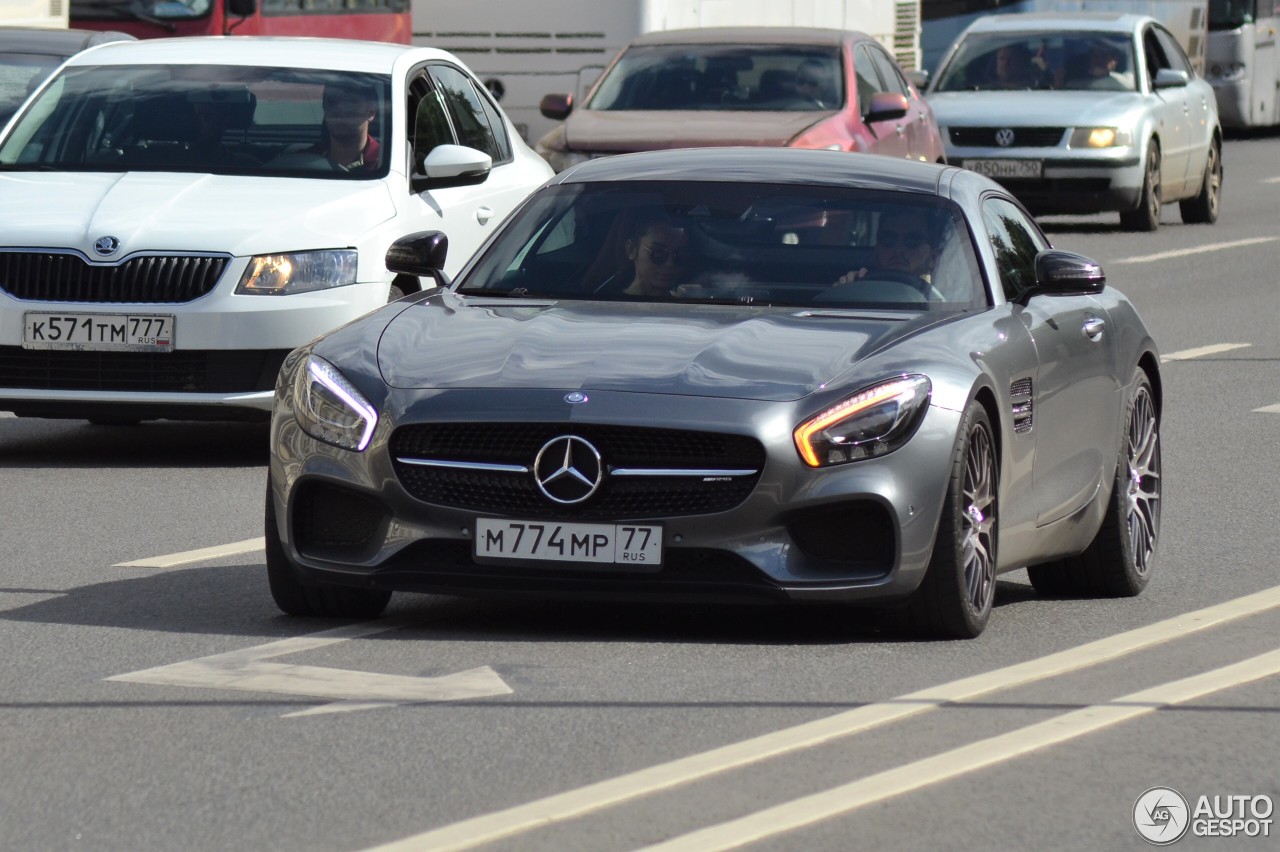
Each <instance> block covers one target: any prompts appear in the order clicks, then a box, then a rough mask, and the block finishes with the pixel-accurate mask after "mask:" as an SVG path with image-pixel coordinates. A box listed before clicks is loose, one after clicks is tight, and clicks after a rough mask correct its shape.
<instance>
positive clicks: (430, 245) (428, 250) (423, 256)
mask: <svg viewBox="0 0 1280 852" xmlns="http://www.w3.org/2000/svg"><path fill="white" fill-rule="evenodd" d="M448 254H449V238H448V237H446V236H445V235H444V233H443V232H441V231H419V232H418V233H416V234H409V235H408V236H404V237H401V238H400V239H398V240H396V241H395V242H394V243H392V244H391V247H390V248H388V249H387V258H386V264H387V269H388V271H390V272H395V273H398V274H402V275H413V276H417V277H419V278H423V277H428V276H429V277H431V278H434V279H435V280H436V282H437V283H438V284H440V285H441V286H444V280H445V279H444V261H445V258H446V257H447V256H448Z"/></svg>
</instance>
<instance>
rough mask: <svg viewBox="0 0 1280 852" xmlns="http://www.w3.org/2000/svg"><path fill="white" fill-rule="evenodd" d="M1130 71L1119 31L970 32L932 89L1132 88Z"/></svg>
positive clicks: (1134, 85)
mask: <svg viewBox="0 0 1280 852" xmlns="http://www.w3.org/2000/svg"><path fill="white" fill-rule="evenodd" d="M1133 69H1134V61H1133V47H1132V45H1131V44H1130V43H1129V37H1128V36H1127V35H1126V34H1123V33H1092V32H1064V33H971V34H969V35H968V36H966V37H965V38H964V41H962V42H961V43H960V45H959V47H957V48H956V52H955V53H954V54H953V55H952V57H951V59H950V61H949V62H947V64H946V66H945V67H944V68H943V69H942V70H941V72H939V74H938V81H937V84H936V85H935V86H934V87H933V89H932V90H931V91H933V92H962V91H986V90H1000V89H1013V90H1017V89H1066V90H1080V91H1136V90H1137V79H1136V78H1135V76H1134V71H1133Z"/></svg>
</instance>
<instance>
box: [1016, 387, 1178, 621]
mask: <svg viewBox="0 0 1280 852" xmlns="http://www.w3.org/2000/svg"><path fill="white" fill-rule="evenodd" d="M1161 487H1162V486H1161V472H1160V415H1159V413H1158V412H1157V410H1156V404H1155V394H1154V393H1153V392H1152V390H1151V381H1150V379H1148V378H1147V375H1146V373H1140V374H1139V377H1138V386H1137V388H1136V389H1135V390H1134V393H1133V399H1132V400H1131V401H1130V403H1129V411H1128V414H1127V415H1126V417H1125V427H1124V435H1123V440H1122V442H1121V445H1120V459H1119V461H1118V463H1117V464H1116V475H1115V482H1114V484H1113V485H1112V488H1111V499H1110V500H1109V501H1108V503H1107V513H1106V515H1105V516H1104V518H1103V521H1102V526H1101V528H1099V530H1098V533H1097V535H1095V536H1094V539H1093V541H1092V542H1090V544H1089V546H1088V547H1087V548H1086V549H1085V551H1084V552H1083V553H1081V554H1080V555H1078V556H1072V557H1068V558H1067V559H1062V560H1059V561H1057V562H1053V563H1049V564H1046V565H1033V566H1031V567H1030V568H1028V569H1027V575H1028V576H1029V577H1030V578H1031V585H1032V586H1034V587H1035V589H1036V591H1038V592H1040V593H1041V594H1044V595H1077V596H1085V597H1133V596H1134V595H1137V594H1139V593H1140V592H1141V591H1142V590H1143V589H1145V588H1146V586H1147V582H1148V581H1149V580H1150V579H1151V569H1152V567H1153V563H1154V559H1155V552H1156V545H1157V543H1158V542H1159V539H1160V502H1161V497H1160V495H1161Z"/></svg>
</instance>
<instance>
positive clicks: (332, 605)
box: [263, 481, 391, 619]
mask: <svg viewBox="0 0 1280 852" xmlns="http://www.w3.org/2000/svg"><path fill="white" fill-rule="evenodd" d="M264 521H265V523H264V530H263V532H264V538H265V540H266V552H267V583H268V585H270V587H271V597H272V598H273V599H274V600H275V602H276V606H278V607H280V611H281V612H284V613H285V614H287V615H300V616H328V617H331V618H358V619H365V618H377V617H378V616H379V615H381V614H382V611H383V610H385V609H386V608H387V603H388V602H389V601H390V600H391V592H388V591H384V590H382V589H356V588H351V587H347V586H333V585H327V584H326V585H318V586H307V585H303V584H302V582H301V581H299V580H298V570H297V567H296V566H295V565H294V564H293V561H292V560H291V559H289V554H288V553H287V552H286V551H285V549H284V543H283V542H282V541H281V540H280V527H279V526H278V525H277V524H276V504H275V500H274V499H273V498H272V496H271V483H270V481H268V482H267V506H266V512H265V517H264Z"/></svg>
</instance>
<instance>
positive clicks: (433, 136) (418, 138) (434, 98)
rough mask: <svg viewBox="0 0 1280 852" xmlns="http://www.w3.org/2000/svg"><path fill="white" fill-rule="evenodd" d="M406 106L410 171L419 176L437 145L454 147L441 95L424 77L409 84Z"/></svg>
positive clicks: (451, 130) (451, 127)
mask: <svg viewBox="0 0 1280 852" xmlns="http://www.w3.org/2000/svg"><path fill="white" fill-rule="evenodd" d="M409 105H410V109H411V111H412V115H413V125H412V130H411V132H412V134H413V138H412V140H411V143H412V148H413V170H414V171H415V172H417V173H419V174H421V173H422V172H424V171H426V169H425V167H424V166H423V161H424V160H426V158H427V154H430V153H431V149H433V148H435V147H436V146H437V145H451V144H454V135H453V126H452V125H451V124H450V123H449V116H448V114H447V113H446V112H445V106H444V101H443V99H442V98H441V97H440V91H439V90H438V89H437V88H436V87H435V86H433V85H431V81H430V80H429V79H428V78H427V76H426V75H425V74H422V75H420V76H418V77H416V78H415V79H414V80H413V81H412V82H410V83H409Z"/></svg>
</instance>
